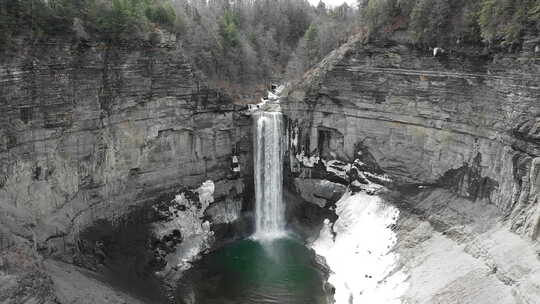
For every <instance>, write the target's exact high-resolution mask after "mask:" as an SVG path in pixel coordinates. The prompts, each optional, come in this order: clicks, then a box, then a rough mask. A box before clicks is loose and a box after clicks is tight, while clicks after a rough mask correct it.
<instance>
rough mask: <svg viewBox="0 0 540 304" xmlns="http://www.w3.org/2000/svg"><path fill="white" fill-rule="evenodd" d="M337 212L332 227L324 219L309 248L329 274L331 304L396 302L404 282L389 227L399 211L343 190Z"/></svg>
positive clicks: (404, 285) (404, 278)
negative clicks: (325, 266) (314, 252)
mask: <svg viewBox="0 0 540 304" xmlns="http://www.w3.org/2000/svg"><path fill="white" fill-rule="evenodd" d="M336 214H337V215H338V219H337V221H336V222H335V223H334V225H333V227H332V225H331V223H330V221H329V220H325V224H324V227H323V229H322V230H321V232H320V235H319V237H318V238H317V240H316V241H315V242H314V243H313V244H312V248H313V249H314V250H315V251H316V252H317V254H319V255H321V256H323V257H324V258H325V259H326V263H327V264H328V266H329V267H330V269H331V270H332V273H331V274H330V277H329V280H328V281H329V283H330V284H332V285H333V286H334V287H335V289H336V291H335V295H334V298H335V301H336V304H357V303H377V304H379V303H381V304H382V303H384V304H394V303H395V304H398V303H401V299H400V298H401V297H402V296H403V295H404V293H405V291H406V290H407V287H408V284H407V283H406V278H407V277H406V275H405V273H403V272H402V271H400V270H397V269H396V267H397V262H398V256H397V254H396V253H394V252H393V251H392V247H393V246H394V244H395V243H396V241H397V238H396V235H395V233H394V232H393V231H392V229H391V226H392V225H394V224H395V223H396V221H397V219H398V216H399V211H398V209H397V208H395V207H393V206H391V205H389V204H386V203H385V202H384V201H383V200H382V199H381V198H379V197H377V196H371V195H367V194H365V193H361V192H360V193H357V194H354V195H352V194H351V193H350V192H347V193H345V195H343V197H342V198H341V199H340V200H339V201H338V202H337V203H336ZM334 234H335V237H334Z"/></svg>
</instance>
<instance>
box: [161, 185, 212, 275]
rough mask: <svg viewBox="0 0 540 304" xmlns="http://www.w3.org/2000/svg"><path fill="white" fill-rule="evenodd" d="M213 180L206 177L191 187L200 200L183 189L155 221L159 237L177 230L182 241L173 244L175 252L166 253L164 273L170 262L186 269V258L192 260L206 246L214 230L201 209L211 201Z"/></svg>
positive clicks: (187, 263)
mask: <svg viewBox="0 0 540 304" xmlns="http://www.w3.org/2000/svg"><path fill="white" fill-rule="evenodd" d="M214 190H215V185H214V182H213V181H211V180H208V181H206V182H204V183H203V184H202V185H201V186H200V187H199V188H197V189H195V190H193V192H196V193H198V194H199V200H198V202H197V201H193V200H192V199H191V198H190V197H188V195H186V193H187V192H182V193H180V194H178V195H176V196H175V198H174V200H173V203H172V204H170V206H169V207H168V210H167V211H166V212H163V211H160V212H161V213H163V215H164V216H166V217H167V218H168V221H163V222H159V223H156V224H154V229H153V230H154V234H155V235H156V237H158V238H160V239H162V238H163V237H165V236H167V235H172V234H174V231H175V230H177V231H180V234H181V236H182V242H181V243H180V244H178V245H177V246H176V248H175V252H173V253H171V254H168V255H167V256H166V257H165V260H166V261H167V267H166V269H165V270H164V271H162V272H163V273H166V272H167V271H168V270H169V267H170V266H173V265H174V267H176V268H178V269H180V270H185V269H188V268H189V267H190V265H189V262H191V261H193V260H194V259H195V258H196V257H197V256H198V255H199V253H200V252H202V251H203V250H205V249H207V248H209V245H210V244H209V243H210V239H211V237H212V236H213V232H212V231H210V223H209V222H208V221H203V220H202V218H203V216H204V211H205V210H206V209H207V208H208V206H210V204H211V203H213V202H214Z"/></svg>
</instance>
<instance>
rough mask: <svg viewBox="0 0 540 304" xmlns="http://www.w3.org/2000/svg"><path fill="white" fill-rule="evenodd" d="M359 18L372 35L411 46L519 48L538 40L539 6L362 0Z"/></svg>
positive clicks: (495, 0)
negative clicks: (397, 36)
mask: <svg viewBox="0 0 540 304" xmlns="http://www.w3.org/2000/svg"><path fill="white" fill-rule="evenodd" d="M358 6H359V9H360V11H361V13H360V16H361V17H360V18H361V19H362V23H363V24H364V26H365V27H366V29H367V30H368V31H369V32H370V33H372V34H374V33H376V34H382V35H384V34H388V33H392V32H395V31H398V30H404V31H407V32H408V34H409V35H408V36H409V37H410V39H411V42H413V43H420V44H426V45H431V46H435V45H445V44H446V45H447V44H454V45H455V44H476V45H478V44H482V45H487V46H490V47H509V48H511V47H516V46H519V45H520V44H521V43H522V42H523V39H524V37H527V36H528V37H533V38H538V35H539V32H540V1H538V0H359V1H358Z"/></svg>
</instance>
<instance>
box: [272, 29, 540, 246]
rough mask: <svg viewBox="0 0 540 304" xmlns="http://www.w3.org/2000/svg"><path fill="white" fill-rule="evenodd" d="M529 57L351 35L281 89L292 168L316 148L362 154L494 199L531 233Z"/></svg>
mask: <svg viewBox="0 0 540 304" xmlns="http://www.w3.org/2000/svg"><path fill="white" fill-rule="evenodd" d="M531 56H532V55H530V54H525V53H523V54H519V53H518V54H502V55H490V54H487V53H482V52H480V51H476V50H466V51H462V52H457V51H447V52H446V54H444V55H443V56H438V57H433V54H432V52H429V51H428V50H420V49H416V48H413V47H411V46H406V45H400V44H397V43H392V42H372V43H370V44H365V43H363V42H362V41H361V40H360V39H352V40H351V41H350V42H349V43H347V44H346V45H344V46H343V47H341V48H340V49H338V50H336V51H334V52H333V53H332V54H331V55H330V56H329V57H327V58H326V59H325V60H323V62H322V63H321V64H320V65H319V66H317V67H316V68H315V69H313V70H312V71H310V72H308V73H307V74H306V75H305V78H304V79H303V82H302V83H299V84H296V85H292V86H290V87H289V88H288V89H287V90H286V93H285V95H286V100H285V101H283V104H282V108H283V111H284V113H285V114H286V115H287V116H288V118H289V133H290V135H289V138H290V140H289V144H290V154H291V157H290V160H291V165H290V168H293V169H294V168H295V167H296V166H298V160H301V159H309V157H314V156H317V157H318V156H320V157H322V158H323V159H342V160H346V161H349V162H352V161H354V160H355V159H362V158H364V160H367V161H366V163H373V164H376V165H375V166H379V167H380V168H376V169H382V170H383V171H384V172H386V173H387V174H388V175H389V176H390V177H391V179H392V180H394V181H397V182H400V183H417V184H427V185H436V186H441V187H444V188H448V189H450V190H452V191H453V192H455V193H457V194H459V195H460V196H461V197H464V198H466V199H468V200H469V201H477V200H482V201H485V202H487V203H489V204H492V205H494V206H496V207H497V209H498V210H499V211H500V212H501V214H502V215H504V219H506V220H507V221H508V223H509V225H510V226H511V228H512V229H513V230H514V231H516V232H518V233H519V234H522V235H526V236H528V237H529V238H532V239H536V238H537V237H538V233H539V229H540V206H539V204H538V196H539V194H540V192H539V191H540V190H539V187H540V177H539V174H538V172H539V165H538V164H539V161H540V158H539V156H540V128H539V127H540V100H539V98H540V87H539V86H538V84H539V83H540V73H539V71H540V61H539V60H538V58H534V57H531ZM299 156H300V157H299ZM302 166H304V167H305V164H304V165H302ZM302 175H303V176H304V177H305V176H306V174H305V173H302Z"/></svg>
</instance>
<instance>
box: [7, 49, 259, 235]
mask: <svg viewBox="0 0 540 304" xmlns="http://www.w3.org/2000/svg"><path fill="white" fill-rule="evenodd" d="M0 83H1V84H2V86H1V87H0V111H1V112H2V119H1V120H0V210H1V212H2V219H3V223H2V226H3V227H2V228H3V229H9V230H11V231H12V232H13V233H15V234H16V235H18V236H23V237H25V238H28V239H34V240H36V241H37V243H42V242H43V241H48V242H49V245H51V244H53V243H54V240H55V239H58V238H60V237H64V236H66V238H68V239H69V237H70V236H74V235H76V234H77V232H78V231H80V230H81V229H84V228H85V227H87V226H88V225H89V224H91V223H93V222H95V221H96V220H97V219H114V218H115V217H119V216H122V215H123V214H125V213H127V212H128V211H129V210H130V208H131V207H133V206H139V205H141V204H144V203H146V202H152V201H155V200H156V199H157V198H159V197H160V196H162V195H165V194H172V193H177V192H179V191H180V190H181V189H182V188H185V187H191V188H196V187H198V186H199V185H200V184H201V183H202V182H203V181H205V180H208V179H210V180H213V181H214V182H215V193H214V195H215V197H216V199H217V200H219V198H220V197H225V196H227V195H228V194H229V193H234V194H235V195H236V194H242V193H243V191H244V190H243V189H244V187H243V180H244V172H250V170H249V167H250V166H251V164H250V161H249V160H248V158H249V157H248V156H249V151H250V149H251V146H250V137H249V133H250V124H249V123H248V119H246V118H244V117H243V116H241V115H240V114H238V113H237V111H236V109H237V108H235V106H234V105H233V104H232V103H231V102H230V101H229V100H227V98H226V97H224V96H222V95H221V94H220V93H219V92H217V91H215V90H211V89H208V88H207V87H206V86H205V84H204V82H202V81H200V80H198V79H197V77H195V75H194V71H193V69H192V67H191V66H190V64H189V63H188V61H187V60H186V58H185V57H184V55H183V53H182V50H181V49H180V48H178V47H177V46H176V45H175V44H162V45H159V46H156V47H149V46H140V45H123V46H118V47H109V46H105V45H102V44H87V45H73V44H70V43H65V42H51V43H48V44H39V45H34V46H32V47H28V48H25V49H21V50H20V54H19V55H18V56H16V57H14V58H8V59H7V60H5V61H3V62H2V63H1V64H0ZM234 152H236V153H237V154H238V155H239V160H240V166H241V169H242V173H241V174H240V175H239V176H238V175H235V174H234V173H233V172H232V171H231V166H230V162H231V157H232V154H233V153H234ZM231 191H232V192H231ZM4 232H5V231H4Z"/></svg>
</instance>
